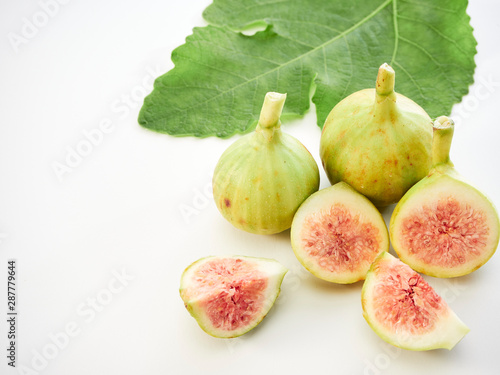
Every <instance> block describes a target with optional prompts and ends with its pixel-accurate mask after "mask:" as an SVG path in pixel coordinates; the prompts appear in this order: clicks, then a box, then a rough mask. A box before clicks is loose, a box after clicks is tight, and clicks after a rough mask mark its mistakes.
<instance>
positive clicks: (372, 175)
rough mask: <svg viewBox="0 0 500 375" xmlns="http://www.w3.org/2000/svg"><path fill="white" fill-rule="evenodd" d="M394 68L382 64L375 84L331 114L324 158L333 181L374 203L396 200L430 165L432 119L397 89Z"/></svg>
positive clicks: (322, 150) (322, 145) (325, 132)
mask: <svg viewBox="0 0 500 375" xmlns="http://www.w3.org/2000/svg"><path fill="white" fill-rule="evenodd" d="M394 82H395V72H394V70H393V69H392V68H391V67H390V66H389V65H387V64H383V65H382V66H381V67H380V69H379V71H378V76H377V82H376V88H375V89H365V90H361V91H358V92H355V93H353V94H351V95H349V96H348V97H347V98H345V99H344V100H342V101H341V102H339V103H338V104H337V105H336V106H335V107H334V108H333V110H332V111H331V112H330V114H329V115H328V117H327V119H326V121H325V124H324V127H323V131H322V134H321V142H320V157H321V161H322V163H323V167H324V169H325V172H326V174H327V176H328V179H329V180H330V182H331V183H332V185H333V184H335V183H337V182H339V181H345V182H347V183H348V184H349V185H351V186H352V187H353V188H354V189H356V190H357V191H359V192H360V193H361V194H363V195H365V196H366V197H367V198H369V199H370V200H371V201H372V202H373V203H374V204H375V205H377V206H379V207H381V206H387V205H389V204H392V203H396V202H398V201H399V199H401V197H402V196H403V194H404V193H405V192H406V191H407V190H408V189H409V188H410V187H411V186H412V185H414V184H415V183H416V182H418V181H419V180H420V179H422V178H423V177H425V176H426V175H427V173H428V172H429V169H430V167H431V146H432V121H431V119H430V117H429V115H427V113H426V112H425V111H424V109H422V108H421V107H420V106H419V105H418V104H416V103H415V102H414V101H412V100H410V99H409V98H407V97H405V96H403V95H401V94H398V93H396V92H394Z"/></svg>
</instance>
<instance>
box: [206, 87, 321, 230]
mask: <svg viewBox="0 0 500 375" xmlns="http://www.w3.org/2000/svg"><path fill="white" fill-rule="evenodd" d="M269 94H273V95H275V97H274V99H271V100H267V99H268V98H267V96H266V101H265V103H264V106H263V110H262V113H261V117H260V120H259V125H258V126H257V129H256V131H255V132H253V133H251V134H247V135H245V136H243V137H241V138H240V139H239V140H237V141H236V142H234V143H233V144H232V145H231V146H230V147H229V148H228V149H227V150H226V151H225V152H224V153H223V154H222V156H221V158H220V159H219V162H218V163H217V166H216V168H215V172H214V176H213V195H214V200H215V203H216V206H217V208H218V209H219V211H220V212H221V214H222V215H223V216H224V217H225V218H226V219H227V220H228V221H229V222H230V223H231V224H233V226H235V227H236V228H239V229H242V230H244V231H247V232H250V233H255V234H274V233H279V232H282V231H284V230H286V229H288V228H290V226H291V224H292V219H293V216H294V214H295V212H296V211H297V209H298V208H299V206H300V205H301V203H302V202H303V201H304V200H305V199H306V198H307V197H309V196H310V195H311V194H312V193H314V192H316V191H318V189H319V170H318V166H317V164H316V161H315V160H314V158H313V157H312V155H311V154H310V153H309V151H308V150H307V149H306V148H305V147H304V145H303V144H302V143H301V142H300V141H298V140H297V139H296V138H294V137H292V136H291V135H288V134H285V133H283V132H282V131H281V128H280V121H279V116H280V114H281V110H282V106H283V103H284V100H285V95H284V94H277V93H268V95H269ZM278 95H282V96H278ZM280 101H281V103H278V102H280Z"/></svg>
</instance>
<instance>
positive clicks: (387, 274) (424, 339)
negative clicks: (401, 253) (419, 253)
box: [361, 253, 469, 350]
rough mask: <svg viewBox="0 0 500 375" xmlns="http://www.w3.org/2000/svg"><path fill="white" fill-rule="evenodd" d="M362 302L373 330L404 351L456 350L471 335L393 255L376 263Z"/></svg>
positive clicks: (385, 254)
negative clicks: (455, 347)
mask: <svg viewBox="0 0 500 375" xmlns="http://www.w3.org/2000/svg"><path fill="white" fill-rule="evenodd" d="M361 302H362V306H363V316H364V318H365V319H366V321H367V322H368V324H369V325H370V326H371V327H372V328H373V330H374V331H375V332H376V333H377V334H378V335H379V336H380V337H381V338H382V339H383V340H385V341H386V342H388V343H390V344H392V345H395V346H398V347H400V348H403V349H408V350H430V349H437V348H445V349H452V348H453V347H454V346H455V345H456V344H457V343H458V342H459V341H460V340H461V339H462V338H463V337H464V336H465V335H466V334H467V332H469V328H467V326H466V325H465V324H464V323H463V322H462V321H461V320H460V319H459V318H458V317H457V316H456V314H455V313H454V312H453V311H452V310H451V309H450V307H449V306H448V304H447V303H446V302H445V301H444V300H443V299H442V298H441V297H440V296H439V295H438V294H437V293H436V292H435V291H434V289H433V288H432V287H431V286H430V285H429V284H428V283H427V282H426V281H425V280H424V279H423V278H422V276H420V275H419V274H418V273H416V272H415V271H414V270H412V269H411V268H410V267H409V266H408V265H406V264H404V263H403V262H401V261H400V260H399V259H397V258H395V257H393V256H392V255H391V254H389V253H383V254H381V255H380V256H379V257H377V259H376V260H375V261H374V262H373V264H372V266H371V268H370V271H369V272H368V274H367V276H366V280H365V282H364V285H363V289H362V292H361Z"/></svg>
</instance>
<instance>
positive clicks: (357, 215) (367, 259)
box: [291, 182, 389, 284]
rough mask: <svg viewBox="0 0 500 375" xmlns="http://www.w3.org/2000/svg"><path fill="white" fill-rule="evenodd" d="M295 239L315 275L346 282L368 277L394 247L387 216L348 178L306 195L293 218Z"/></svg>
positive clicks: (303, 260)
mask: <svg viewBox="0 0 500 375" xmlns="http://www.w3.org/2000/svg"><path fill="white" fill-rule="evenodd" d="M291 242H292V248H293V251H294V252H295V255H296V256H297V259H298V260H299V261H300V262H301V263H302V265H303V266H304V267H305V268H307V269H308V270H309V271H310V272H311V273H312V274H314V275H315V276H317V277H319V278H320V279H323V280H326V281H330V282H335V283H341V284H348V283H354V282H356V281H359V280H363V279H364V278H365V276H366V273H367V272H368V269H369V268H370V265H371V264H372V262H373V260H374V259H375V258H376V257H377V255H379V254H380V253H381V252H383V251H388V250H389V234H388V232H387V227H386V225H385V222H384V219H383V217H382V215H381V214H380V212H379V211H378V210H377V208H376V207H375V206H374V205H373V203H371V202H370V201H369V200H368V199H367V198H366V197H364V196H363V195H361V194H360V193H358V192H357V191H356V190H354V189H353V188H352V187H351V186H349V185H348V184H346V183H345V182H339V183H337V184H335V185H333V186H330V187H328V188H325V189H322V190H320V191H318V192H316V193H314V194H312V195H311V196H310V197H309V198H307V199H306V201H305V202H304V203H303V204H302V205H301V206H300V208H299V209H298V211H297V213H296V214H295V217H294V219H293V222H292V229H291Z"/></svg>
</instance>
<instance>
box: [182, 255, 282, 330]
mask: <svg viewBox="0 0 500 375" xmlns="http://www.w3.org/2000/svg"><path fill="white" fill-rule="evenodd" d="M287 271H288V270H287V269H286V268H285V267H283V266H282V265H281V264H280V263H278V262H277V261H275V260H273V259H264V258H252V257H246V256H224V257H221V256H219V257H215V256H211V257H206V258H202V259H199V260H198V261H196V262H194V263H193V264H191V265H190V266H189V267H188V268H186V270H185V271H184V273H183V274H182V277H181V286H180V294H181V298H182V300H183V301H184V304H185V306H186V308H187V309H188V311H189V313H190V314H191V315H192V316H193V317H194V318H195V319H196V320H197V322H198V324H199V325H200V327H201V328H202V329H203V330H204V331H205V332H207V333H208V334H210V335H212V336H215V337H220V338H231V337H237V336H241V335H243V334H244V333H246V332H248V331H250V330H251V329H253V328H255V327H256V326H257V325H258V324H259V323H260V322H261V321H262V319H264V317H265V316H266V314H267V313H268V312H269V310H270V309H271V307H272V306H273V304H274V301H275V300H276V298H277V297H278V295H279V293H280V286H281V282H282V281H283V277H284V276H285V274H286V273H287Z"/></svg>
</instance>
